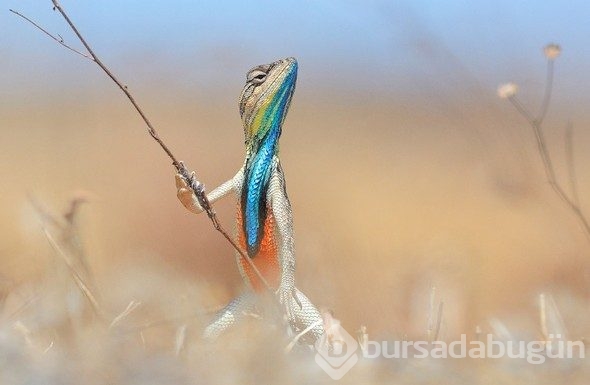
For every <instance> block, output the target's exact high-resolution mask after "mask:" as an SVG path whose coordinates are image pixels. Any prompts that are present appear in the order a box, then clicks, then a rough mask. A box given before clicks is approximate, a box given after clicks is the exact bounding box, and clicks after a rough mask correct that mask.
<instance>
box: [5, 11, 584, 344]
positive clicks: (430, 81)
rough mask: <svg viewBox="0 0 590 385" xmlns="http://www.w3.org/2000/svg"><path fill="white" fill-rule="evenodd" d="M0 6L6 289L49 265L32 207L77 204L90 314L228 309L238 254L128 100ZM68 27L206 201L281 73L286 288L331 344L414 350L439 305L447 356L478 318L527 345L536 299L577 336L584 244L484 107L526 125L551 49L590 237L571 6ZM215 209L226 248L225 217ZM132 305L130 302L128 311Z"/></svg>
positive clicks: (80, 19) (550, 122) (523, 149)
mask: <svg viewBox="0 0 590 385" xmlns="http://www.w3.org/2000/svg"><path fill="white" fill-rule="evenodd" d="M2 4H3V8H4V9H2V12H0V25H1V28H2V32H3V33H2V34H1V37H0V67H1V68H2V71H0V122H1V126H0V130H1V132H2V141H1V142H2V150H1V151H0V175H2V181H1V182H0V197H1V199H0V212H1V213H2V215H1V217H0V265H1V266H2V269H1V273H0V276H1V279H2V282H4V283H5V287H7V288H14V287H18V286H19V285H22V284H24V283H27V282H35V279H38V278H39V277H40V276H43V275H44V274H45V272H46V269H47V268H48V266H50V265H51V264H52V263H55V256H54V255H53V254H54V253H53V251H52V250H51V247H50V245H49V244H48V242H47V239H46V237H45V235H44V234H43V231H42V228H41V226H40V223H39V218H38V214H37V213H36V211H35V209H33V208H32V206H31V204H30V197H34V199H35V200H36V201H38V202H39V203H40V204H41V205H42V206H43V207H45V208H46V210H47V211H49V212H54V213H57V214H56V215H59V213H62V212H64V211H66V210H67V208H68V206H69V202H70V201H71V199H72V197H74V196H79V195H80V194H83V195H84V196H85V197H87V198H88V200H89V202H88V203H87V204H85V205H83V206H82V207H81V208H80V211H79V218H78V225H79V232H80V237H81V240H82V242H83V245H84V248H85V252H86V255H87V260H88V265H89V269H90V270H91V271H92V274H93V275H94V277H95V279H96V281H97V282H98V284H97V285H98V286H99V287H100V286H102V288H101V289H102V291H103V292H105V291H110V292H111V293H119V294H120V295H121V296H123V297H125V298H123V299H121V304H119V307H121V306H122V307H123V308H124V305H125V303H126V302H128V301H129V300H130V299H132V298H131V295H132V294H131V292H125V291H124V290H121V287H120V286H121V285H123V286H124V285H128V282H129V281H134V280H140V281H142V285H147V286H149V287H150V288H151V290H155V291H157V290H160V289H163V288H166V289H167V290H172V289H171V288H172V287H174V290H176V291H174V293H173V294H172V295H178V296H183V295H185V291H184V290H185V286H182V285H180V286H178V287H176V286H174V285H172V284H171V283H178V282H186V283H187V285H189V284H190V285H199V286H200V287H202V288H203V290H206V292H207V293H211V295H208V296H207V300H206V301H205V302H206V303H207V304H208V306H211V307H216V306H221V305H223V304H225V303H226V302H227V301H229V299H230V298H232V297H233V296H235V295H236V294H237V293H239V292H240V291H242V290H243V285H242V283H241V280H240V278H239V275H238V272H237V268H236V265H235V262H234V257H233V252H232V249H231V248H230V246H229V245H228V244H227V243H226V242H225V241H224V240H223V239H222V237H221V236H220V235H219V234H218V233H216V232H215V231H214V229H213V228H212V226H211V224H210V222H209V221H208V219H207V218H206V217H205V216H194V215H192V214H190V213H188V212H187V211H185V210H184V208H183V207H182V206H181V205H180V203H179V202H178V201H177V199H176V189H175V186H174V170H173V167H172V166H171V165H170V161H169V159H168V158H167V157H166V156H165V154H164V153H163V152H162V151H161V149H160V148H159V147H158V146H157V145H156V144H155V142H153V141H152V140H151V138H150V137H149V136H148V135H147V133H146V131H145V127H144V125H143V124H142V121H141V120H140V119H139V117H138V115H137V114H136V113H135V111H134V110H133V108H132V107H131V106H130V104H129V103H128V101H127V100H126V99H125V98H124V96H123V95H122V93H121V92H120V91H119V90H118V89H117V88H116V86H115V85H114V84H113V83H112V82H111V81H110V80H109V79H108V78H107V77H106V76H105V75H104V74H103V73H102V72H101V71H100V70H99V69H98V68H97V67H96V66H95V65H94V64H93V63H91V62H89V61H87V60H85V59H83V58H81V57H78V56H76V55H74V54H72V53H71V52H69V51H67V50H65V49H63V47H60V46H59V45H58V44H56V43H55V42H53V41H51V40H50V39H48V38H47V37H46V36H44V35H43V34H42V33H41V32H40V31H39V30H36V29H34V28H33V27H32V26H31V25H30V24H28V23H26V22H24V21H23V20H22V19H20V18H18V17H16V16H15V15H13V14H11V13H9V12H8V8H13V9H15V10H18V11H20V12H22V13H24V14H25V15H27V16H28V17H30V18H32V19H34V20H35V21H36V22H38V23H39V24H41V25H42V26H44V27H45V28H46V29H47V30H48V31H50V32H52V33H55V34H60V35H61V36H63V38H64V40H65V41H66V42H67V43H69V44H71V45H73V46H75V47H80V44H78V42H77V41H76V40H75V38H74V36H73V35H72V33H71V31H69V30H68V28H67V26H66V24H65V23H64V22H63V20H62V19H61V18H60V16H59V14H58V13H56V12H53V11H52V9H51V3H50V1H43V2H40V1H33V0H19V1H7V2H3V3H2ZM62 5H63V6H64V7H65V9H66V10H67V11H68V12H69V14H70V16H71V17H72V19H73V20H74V21H75V23H77V25H78V27H79V28H80V30H81V32H82V33H83V34H84V35H85V36H86V38H87V39H88V41H89V42H90V43H91V45H92V46H93V47H94V49H95V50H96V53H97V54H98V55H99V56H100V57H101V58H102V59H103V61H104V62H105V63H106V64H107V65H108V66H109V67H110V68H111V69H112V70H113V71H114V72H115V73H116V74H117V75H118V76H119V77H120V78H121V80H122V81H123V82H124V83H125V84H127V85H128V87H129V89H130V90H132V92H133V94H134V95H135V97H136V98H137V100H138V101H139V103H140V104H141V105H142V106H143V108H144V109H145V111H146V112H147V114H148V115H149V117H150V119H151V120H152V121H153V123H154V124H155V125H156V127H157V128H158V130H159V132H160V134H161V136H162V137H163V139H164V140H165V142H166V143H167V144H168V145H169V146H170V148H171V149H172V151H173V152H174V154H176V155H177V156H178V157H179V158H180V159H182V160H184V161H185V162H186V163H187V165H188V167H189V168H191V169H194V170H196V172H197V175H198V177H199V178H200V180H201V181H203V182H204V183H205V184H206V186H207V187H208V188H209V189H212V188H213V187H215V186H217V185H218V184H220V183H222V182H224V181H225V180H227V179H228V178H230V177H231V176H233V175H234V173H235V172H236V171H237V170H238V169H239V167H240V166H241V164H242V161H243V156H244V149H243V136H242V135H243V133H242V128H241V123H240V118H239V113H238V108H237V99H238V96H239V93H240V91H241V88H242V85H243V83H244V81H245V74H246V71H247V70H248V69H250V68H251V67H253V66H255V65H258V64H261V63H267V62H271V61H274V60H276V59H278V58H282V57H286V56H294V57H296V58H297V59H298V61H299V65H300V69H299V77H298V84H297V91H296V93H295V97H294V101H293V104H292V107H291V111H290V113H289V116H288V118H287V120H286V123H285V127H284V130H283V135H282V139H281V158H282V162H283V167H284V170H285V174H286V178H287V183H288V192H289V197H290V200H291V203H292V205H293V210H294V216H295V218H294V219H295V233H296V250H297V263H298V267H297V280H298V286H299V287H300V288H301V289H302V290H303V291H304V292H306V293H307V294H308V296H309V297H310V298H312V299H313V301H314V302H315V303H316V304H317V305H318V306H320V307H322V308H325V309H332V310H333V311H334V314H335V316H336V317H337V318H339V319H341V320H342V323H343V325H344V327H345V328H347V329H349V330H351V331H352V330H355V329H356V328H358V327H359V326H360V325H362V324H364V325H367V327H368V330H369V332H370V333H373V334H374V335H375V334H376V335H385V336H392V335H397V336H399V335H404V334H408V335H420V334H423V333H424V331H425V330H426V329H427V323H428V317H427V316H426V315H427V314H428V312H429V307H431V306H430V305H429V303H430V300H429V296H432V294H433V290H432V288H433V287H435V288H436V289H435V290H434V292H435V296H436V298H437V301H443V302H444V304H445V305H444V311H443V321H442V333H443V337H445V338H451V337H453V336H456V335H457V334H458V333H472V332H473V331H474V330H475V328H476V326H482V327H483V328H484V329H486V328H489V326H486V325H488V320H490V319H495V318H496V317H499V318H502V319H504V320H505V321H504V322H507V323H508V324H510V322H514V324H519V325H524V326H522V327H523V328H525V329H526V330H529V331H531V332H532V333H533V334H535V333H537V332H538V331H539V329H538V328H539V326H538V317H539V316H538V307H537V306H538V305H537V298H538V295H539V294H540V293H550V294H551V295H554V296H555V298H556V304H557V307H559V308H561V309H562V312H564V318H565V319H566V321H567V322H566V323H569V325H568V327H569V328H570V330H571V332H572V335H573V336H575V337H576V338H580V337H581V336H583V334H584V333H586V332H587V329H584V327H585V326H583V325H584V323H585V321H587V318H586V316H587V314H586V312H587V310H586V308H587V307H588V306H587V300H588V294H589V290H588V288H589V287H590V286H589V281H588V279H589V277H588V274H589V271H590V270H589V267H590V242H589V241H588V239H587V238H586V237H585V235H584V232H583V231H582V230H581V228H580V226H579V224H578V222H577V221H576V219H575V217H574V216H573V215H572V213H571V212H570V211H568V210H567V209H566V208H565V206H564V205H563V204H562V202H561V201H560V200H559V199H558V198H557V197H556V195H555V194H554V192H553V191H552V190H551V188H550V187H549V185H548V184H547V183H546V181H545V176H544V171H543V167H542V163H541V159H540V157H539V155H538V153H537V149H536V145H535V141H534V136H533V133H532V131H531V128H530V127H529V126H528V125H527V123H526V121H525V120H524V119H523V118H522V116H520V115H519V114H518V113H517V112H516V111H515V110H514V108H513V107H512V106H511V105H510V103H508V102H507V101H506V100H502V99H499V98H498V97H497V95H496V89H497V87H498V85H499V84H501V83H504V82H507V81H514V82H515V83H517V84H518V85H519V87H520V89H519V94H518V97H519V98H520V100H521V101H522V102H523V103H524V104H525V105H526V106H527V107H528V108H529V109H530V110H531V111H532V112H533V113H536V112H537V111H538V108H539V106H540V103H541V100H542V96H543V90H544V85H545V70H546V59H545V57H544V56H543V46H544V45H545V44H547V43H550V42H555V43H559V44H560V45H561V46H562V47H563V53H562V55H561V56H560V57H559V58H558V59H557V60H556V63H555V85H554V89H553V99H552V101H551V105H550V109H549V113H548V115H547V118H546V122H545V124H544V126H545V129H546V135H547V139H548V142H549V149H550V152H551V155H552V157H553V159H554V163H555V167H556V169H557V174H558V178H559V179H560V180H561V181H562V182H563V183H564V184H565V185H566V186H567V174H566V168H565V164H566V158H565V151H564V132H565V131H564V130H565V126H566V124H567V122H568V121H569V122H572V124H573V127H574V151H575V153H574V158H575V164H576V169H577V182H578V189H579V196H580V199H581V201H582V207H583V208H584V209H587V212H588V213H589V215H590V199H587V197H588V196H589V192H590V166H588V165H589V164H590V163H589V161H590V152H588V151H587V150H586V149H587V148H589V146H590V130H589V129H588V127H589V123H590V110H589V109H588V108H586V106H588V105H589V103H590V93H588V92H587V89H588V84H590V77H589V75H588V71H587V68H590V50H589V48H588V44H587V41H586V39H585V38H584V37H587V36H590V24H588V22H587V21H588V20H589V19H590V6H588V4H587V3H586V2H583V1H569V2H562V1H543V2H538V1H521V2H514V1H488V2H485V1H475V2H462V1H447V2H444V3H443V2H436V1H425V0H419V1H405V2H403V1H402V2H390V1H362V2H361V1H321V2H318V1H297V2H295V1H284V2H275V1H253V2H238V1H227V2H219V1H201V2H193V1H184V0H183V1H176V2H174V3H171V2H145V1H138V0H126V1H100V2H91V1H76V2H75V1H64V2H63V4H62ZM216 209H217V210H218V213H219V215H220V217H221V218H222V220H223V223H224V224H225V226H226V227H227V228H231V227H232V226H233V220H234V211H235V202H234V201H232V199H226V200H225V201H220V202H219V203H218V204H217V205H216ZM148 270H149V271H150V273H149V274H148V275H146V274H147V273H146V271H148ZM145 277H151V278H145ZM122 282H126V283H125V284H123V283H122ZM118 285H119V286H118ZM124 287H127V286H124ZM6 290H8V289H6ZM133 293H134V294H133V295H135V296H136V297H133V298H135V299H137V300H141V296H142V293H143V292H142V291H141V290H139V291H137V292H133ZM191 306H194V307H195V308H198V307H199V306H201V305H200V304H199V303H197V302H195V303H193V304H191V305H190V306H188V308H189V309H190V308H191ZM565 309H570V311H569V313H567V314H566V313H565V312H566V310H565ZM193 310H194V309H193ZM170 312H171V313H174V307H171V310H170ZM509 320H512V321H509ZM584 320H585V321H584Z"/></svg>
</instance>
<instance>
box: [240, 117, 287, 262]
mask: <svg viewBox="0 0 590 385" xmlns="http://www.w3.org/2000/svg"><path fill="white" fill-rule="evenodd" d="M280 132H281V128H280V126H278V125H277V126H276V127H273V128H272V129H271V130H270V131H269V132H268V133H267V134H266V136H265V138H264V141H263V142H262V145H261V146H260V147H259V148H258V152H256V154H254V156H253V157H251V158H250V159H248V162H247V163H246V169H245V172H244V174H245V176H246V179H245V183H244V187H243V189H242V218H243V220H242V222H243V226H244V227H243V230H244V234H245V235H246V246H247V248H248V256H250V257H254V256H255V255H256V254H257V253H258V249H259V247H260V241H261V240H262V237H263V235H264V221H265V220H266V216H267V212H266V210H267V207H266V195H267V194H266V193H267V190H268V184H269V181H270V174H271V170H272V160H273V157H274V154H275V153H276V147H277V145H278V141H279V136H280Z"/></svg>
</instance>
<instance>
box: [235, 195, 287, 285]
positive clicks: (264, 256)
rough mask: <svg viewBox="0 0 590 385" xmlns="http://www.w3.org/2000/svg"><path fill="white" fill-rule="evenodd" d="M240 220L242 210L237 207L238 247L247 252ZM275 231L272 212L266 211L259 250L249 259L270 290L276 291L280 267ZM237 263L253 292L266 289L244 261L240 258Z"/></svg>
mask: <svg viewBox="0 0 590 385" xmlns="http://www.w3.org/2000/svg"><path fill="white" fill-rule="evenodd" d="M242 220H243V219H242V210H240V207H239V205H238V214H237V226H238V227H237V230H238V231H237V233H238V245H240V248H241V249H242V250H247V248H246V236H245V234H244V227H243V223H242ZM275 231H276V228H275V220H274V216H273V215H272V211H271V210H268V212H267V216H266V220H265V221H264V233H263V237H262V240H261V241H260V248H259V249H258V253H257V254H256V255H255V256H253V257H252V258H251V261H252V262H254V266H256V268H257V269H258V271H259V272H260V273H261V274H262V276H263V277H264V279H265V280H266V281H267V282H268V284H269V285H270V286H271V288H272V289H275V290H276V289H277V288H278V287H279V283H280V265H279V257H278V245H277V241H276V238H275ZM238 263H239V264H240V265H241V267H242V269H243V271H244V273H245V275H246V279H248V281H249V283H250V285H251V286H252V288H253V289H254V291H256V292H261V291H263V290H265V289H266V288H265V287H264V284H263V283H262V282H261V281H260V279H259V278H258V276H257V275H256V273H255V272H254V270H253V269H252V267H251V266H250V264H249V263H248V262H247V261H244V259H243V258H241V257H240V258H239V262H238Z"/></svg>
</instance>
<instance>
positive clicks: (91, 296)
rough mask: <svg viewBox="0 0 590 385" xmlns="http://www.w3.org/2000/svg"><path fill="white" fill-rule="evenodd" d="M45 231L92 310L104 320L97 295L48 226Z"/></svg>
mask: <svg viewBox="0 0 590 385" xmlns="http://www.w3.org/2000/svg"><path fill="white" fill-rule="evenodd" d="M43 232H44V233H45V236H46V237H47V240H48V241H49V244H50V245H51V247H52V248H53V249H54V250H55V251H56V252H57V254H58V255H59V256H60V257H61V259H62V260H63V261H64V263H65V264H66V266H67V267H68V269H69V270H70V273H71V274H72V277H73V278H74V281H75V282H76V285H78V287H79V288H80V291H81V292H82V293H83V294H84V296H86V299H88V302H89V303H90V305H91V307H92V310H94V313H95V314H96V315H97V316H98V317H99V318H100V319H102V320H104V317H103V312H102V310H101V308H100V306H99V305H98V301H96V297H95V296H94V294H92V291H91V290H90V288H89V287H88V285H86V283H85V282H84V280H83V279H82V277H81V276H80V274H79V273H78V272H77V271H76V269H75V268H74V266H73V265H72V264H71V263H70V260H69V258H68V256H67V255H66V253H65V252H64V251H63V250H62V249H61V247H59V245H58V244H57V242H55V239H53V237H52V236H51V234H50V233H49V231H47V229H46V228H43Z"/></svg>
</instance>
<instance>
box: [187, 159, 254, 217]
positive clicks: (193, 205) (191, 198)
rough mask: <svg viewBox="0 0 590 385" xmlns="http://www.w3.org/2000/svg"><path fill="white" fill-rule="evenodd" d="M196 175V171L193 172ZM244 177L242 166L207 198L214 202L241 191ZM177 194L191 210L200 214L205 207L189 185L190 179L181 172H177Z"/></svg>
mask: <svg viewBox="0 0 590 385" xmlns="http://www.w3.org/2000/svg"><path fill="white" fill-rule="evenodd" d="M192 175H194V172H193V173H192ZM243 178H244V169H243V168H241V169H240V170H239V171H238V172H237V173H236V175H235V176H234V177H233V178H231V179H230V180H228V181H226V182H224V183H223V184H221V185H220V186H218V187H216V188H215V189H213V191H211V192H210V193H209V194H207V199H208V200H209V202H210V203H214V202H215V201H218V200H219V199H221V198H223V197H225V196H226V195H227V194H229V193H230V192H236V191H240V189H241V188H242V183H243V182H242V180H243ZM176 189H177V191H176V196H177V197H178V200H180V203H182V205H183V206H184V207H185V208H186V209H187V210H188V211H190V212H192V213H194V214H199V213H201V212H202V211H203V208H202V207H201V205H200V204H199V201H198V200H197V197H196V195H195V193H194V192H193V190H192V189H191V188H190V187H189V184H188V181H187V180H186V178H185V177H183V176H182V175H181V174H176Z"/></svg>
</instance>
